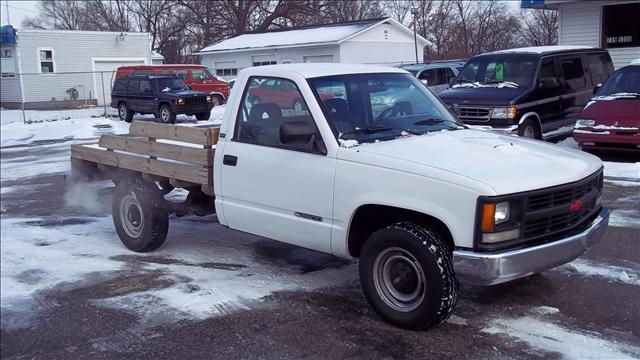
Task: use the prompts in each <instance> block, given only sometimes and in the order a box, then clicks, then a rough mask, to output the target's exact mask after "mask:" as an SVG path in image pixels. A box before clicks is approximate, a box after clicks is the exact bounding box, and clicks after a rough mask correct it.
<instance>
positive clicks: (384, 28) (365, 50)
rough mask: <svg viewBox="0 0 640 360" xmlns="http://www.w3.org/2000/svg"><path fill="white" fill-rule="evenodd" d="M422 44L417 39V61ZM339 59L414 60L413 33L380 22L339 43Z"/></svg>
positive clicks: (360, 60)
mask: <svg viewBox="0 0 640 360" xmlns="http://www.w3.org/2000/svg"><path fill="white" fill-rule="evenodd" d="M423 45H424V44H421V43H420V40H418V61H419V62H421V61H422V57H423V51H422V47H423ZM340 59H341V62H346V63H362V64H386V65H395V64H399V63H407V62H415V60H416V52H415V45H414V41H413V35H412V34H409V33H407V32H404V31H401V30H400V29H398V28H397V27H395V26H393V25H390V24H381V25H379V26H376V27H374V28H371V29H369V30H367V31H365V32H363V33H362V34H358V35H357V36H354V37H353V38H351V39H348V40H347V41H345V42H343V43H342V44H340Z"/></svg>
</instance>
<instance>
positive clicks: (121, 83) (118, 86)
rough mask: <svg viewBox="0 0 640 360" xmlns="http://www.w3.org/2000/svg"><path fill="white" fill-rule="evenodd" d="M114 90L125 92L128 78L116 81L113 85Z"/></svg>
mask: <svg viewBox="0 0 640 360" xmlns="http://www.w3.org/2000/svg"><path fill="white" fill-rule="evenodd" d="M113 91H114V92H124V91H127V80H124V79H118V80H116V83H115V84H114V85H113Z"/></svg>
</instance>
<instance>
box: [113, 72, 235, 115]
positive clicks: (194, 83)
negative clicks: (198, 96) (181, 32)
mask: <svg viewBox="0 0 640 360" xmlns="http://www.w3.org/2000/svg"><path fill="white" fill-rule="evenodd" d="M128 75H175V76H177V77H179V78H180V79H182V81H184V82H185V83H186V84H187V85H189V87H190V88H191V89H192V90H195V91H202V92H206V93H208V94H210V95H211V97H212V99H213V105H215V106H217V105H220V104H224V103H225V102H226V101H227V98H228V97H229V83H227V82H226V81H224V80H222V79H220V78H219V77H217V76H215V75H213V74H211V73H210V72H209V70H207V67H206V66H204V65H193V64H192V65H185V64H182V65H180V64H176V65H170V64H165V65H136V66H121V67H119V68H118V70H116V79H118V78H121V77H123V76H128Z"/></svg>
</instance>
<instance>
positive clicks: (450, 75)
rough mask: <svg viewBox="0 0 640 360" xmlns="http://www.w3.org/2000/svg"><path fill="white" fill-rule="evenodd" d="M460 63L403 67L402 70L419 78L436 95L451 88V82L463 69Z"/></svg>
mask: <svg viewBox="0 0 640 360" xmlns="http://www.w3.org/2000/svg"><path fill="white" fill-rule="evenodd" d="M463 65H464V63H463V64H462V65H460V63H433V64H417V65H411V66H402V67H400V68H401V69H402V70H406V71H408V72H410V73H411V74H412V75H413V76H415V77H417V78H418V80H420V82H422V83H423V84H425V85H427V87H428V88H429V89H431V91H433V93H434V94H439V93H440V92H442V91H444V90H446V89H448V88H449V82H450V81H451V79H454V78H455V77H456V76H458V74H459V73H460V70H459V69H461V68H462V66H463Z"/></svg>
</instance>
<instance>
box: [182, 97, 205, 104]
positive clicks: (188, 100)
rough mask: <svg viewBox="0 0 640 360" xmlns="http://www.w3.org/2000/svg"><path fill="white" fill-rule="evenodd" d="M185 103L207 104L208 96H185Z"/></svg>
mask: <svg viewBox="0 0 640 360" xmlns="http://www.w3.org/2000/svg"><path fill="white" fill-rule="evenodd" d="M184 104H185V105H203V104H205V105H206V104H207V97H206V96H204V95H196V96H191V97H187V98H184Z"/></svg>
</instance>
